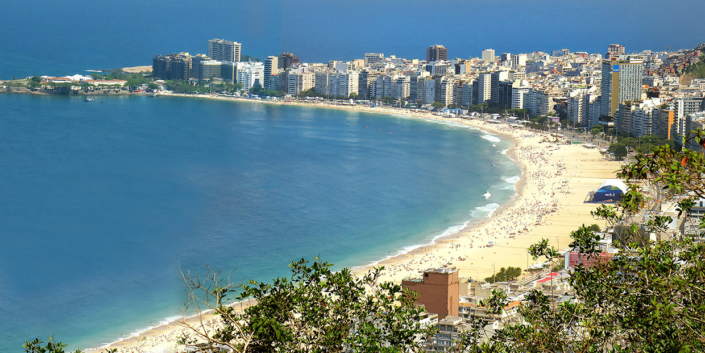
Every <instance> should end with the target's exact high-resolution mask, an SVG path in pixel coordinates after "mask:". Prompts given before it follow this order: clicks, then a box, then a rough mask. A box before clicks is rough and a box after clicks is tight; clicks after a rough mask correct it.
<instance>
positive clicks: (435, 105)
mask: <svg viewBox="0 0 705 353" xmlns="http://www.w3.org/2000/svg"><path fill="white" fill-rule="evenodd" d="M431 106H432V107H433V108H435V109H441V108H443V107H445V106H446V105H445V104H443V103H441V102H433V103H432V104H431Z"/></svg>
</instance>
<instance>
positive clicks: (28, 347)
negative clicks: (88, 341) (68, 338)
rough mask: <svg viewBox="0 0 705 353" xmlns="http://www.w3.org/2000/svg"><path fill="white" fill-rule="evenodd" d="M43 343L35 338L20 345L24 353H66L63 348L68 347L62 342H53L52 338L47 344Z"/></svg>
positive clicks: (79, 352) (78, 352) (77, 352)
mask: <svg viewBox="0 0 705 353" xmlns="http://www.w3.org/2000/svg"><path fill="white" fill-rule="evenodd" d="M43 343H44V341H42V340H40V339H39V338H35V339H34V341H32V342H29V341H25V344H23V345H22V347H24V349H25V353H66V351H64V348H66V347H67V346H68V345H67V344H65V343H62V342H56V341H54V338H53V337H49V339H48V341H47V343H46V344H45V345H44V344H43ZM74 353H82V352H81V350H76V351H75V352H74Z"/></svg>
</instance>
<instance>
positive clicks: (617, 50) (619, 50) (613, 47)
mask: <svg viewBox="0 0 705 353" xmlns="http://www.w3.org/2000/svg"><path fill="white" fill-rule="evenodd" d="M624 54H625V49H624V46H623V45H619V44H610V46H609V47H607V54H605V59H609V58H610V57H612V56H619V55H624Z"/></svg>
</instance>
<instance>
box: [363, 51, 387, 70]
mask: <svg viewBox="0 0 705 353" xmlns="http://www.w3.org/2000/svg"><path fill="white" fill-rule="evenodd" d="M379 62H384V53H365V66H368V67H369V66H370V65H372V64H376V63H379Z"/></svg>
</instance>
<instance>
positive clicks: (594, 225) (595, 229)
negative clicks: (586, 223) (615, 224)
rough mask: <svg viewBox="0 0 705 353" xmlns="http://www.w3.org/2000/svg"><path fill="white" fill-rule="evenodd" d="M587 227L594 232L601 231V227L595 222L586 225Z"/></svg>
mask: <svg viewBox="0 0 705 353" xmlns="http://www.w3.org/2000/svg"><path fill="white" fill-rule="evenodd" d="M588 229H589V230H590V231H592V232H595V233H599V232H601V231H602V229H601V228H600V226H599V225H597V224H593V225H591V226H590V227H588Z"/></svg>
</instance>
